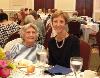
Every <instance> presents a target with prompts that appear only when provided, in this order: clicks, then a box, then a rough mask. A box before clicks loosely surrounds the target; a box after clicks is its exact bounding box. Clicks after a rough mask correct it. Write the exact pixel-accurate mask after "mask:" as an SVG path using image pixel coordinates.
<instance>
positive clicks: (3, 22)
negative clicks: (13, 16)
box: [0, 13, 20, 48]
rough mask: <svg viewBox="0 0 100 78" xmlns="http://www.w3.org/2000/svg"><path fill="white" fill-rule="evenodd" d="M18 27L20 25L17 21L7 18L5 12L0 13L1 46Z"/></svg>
mask: <svg viewBox="0 0 100 78" xmlns="http://www.w3.org/2000/svg"><path fill="white" fill-rule="evenodd" d="M19 29H20V26H19V25H18V24H17V23H15V22H14V21H9V20H8V15H7V14H6V13H0V46H1V47H2V48H3V47H4V46H5V44H6V43H7V40H8V38H9V37H10V36H11V35H12V34H13V33H15V32H18V31H19Z"/></svg>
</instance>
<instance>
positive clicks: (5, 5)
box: [0, 0, 10, 9]
mask: <svg viewBox="0 0 100 78" xmlns="http://www.w3.org/2000/svg"><path fill="white" fill-rule="evenodd" d="M9 7H10V5H9V0H0V8H2V9H9Z"/></svg>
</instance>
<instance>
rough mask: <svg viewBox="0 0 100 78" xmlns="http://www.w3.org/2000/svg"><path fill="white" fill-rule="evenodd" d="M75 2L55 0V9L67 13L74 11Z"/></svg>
mask: <svg viewBox="0 0 100 78" xmlns="http://www.w3.org/2000/svg"><path fill="white" fill-rule="evenodd" d="M75 4H76V0H55V8H57V9H61V10H67V11H75Z"/></svg>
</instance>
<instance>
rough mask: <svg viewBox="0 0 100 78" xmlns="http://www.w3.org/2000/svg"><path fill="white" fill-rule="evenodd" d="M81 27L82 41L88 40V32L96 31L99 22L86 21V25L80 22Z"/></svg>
mask: <svg viewBox="0 0 100 78" xmlns="http://www.w3.org/2000/svg"><path fill="white" fill-rule="evenodd" d="M81 29H82V31H83V39H84V41H86V42H88V41H89V34H91V33H97V32H98V31H99V24H96V23H88V24H87V25H84V24H82V25H81Z"/></svg>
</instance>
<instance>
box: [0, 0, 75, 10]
mask: <svg viewBox="0 0 100 78" xmlns="http://www.w3.org/2000/svg"><path fill="white" fill-rule="evenodd" d="M75 1H76V0H55V8H57V9H61V10H68V11H72V10H75ZM23 7H28V8H32V9H34V0H0V8H3V9H5V10H7V9H10V10H19V9H20V8H23Z"/></svg>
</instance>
